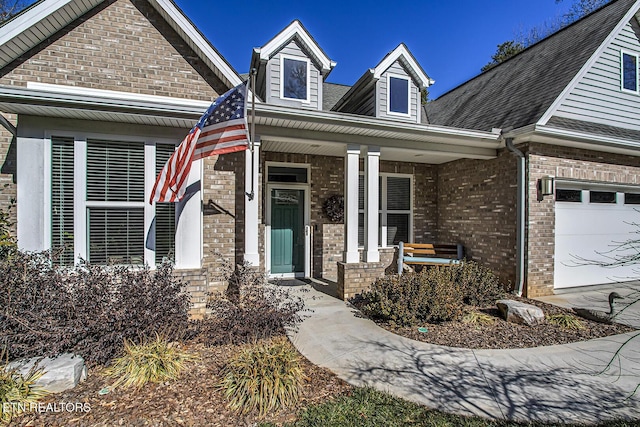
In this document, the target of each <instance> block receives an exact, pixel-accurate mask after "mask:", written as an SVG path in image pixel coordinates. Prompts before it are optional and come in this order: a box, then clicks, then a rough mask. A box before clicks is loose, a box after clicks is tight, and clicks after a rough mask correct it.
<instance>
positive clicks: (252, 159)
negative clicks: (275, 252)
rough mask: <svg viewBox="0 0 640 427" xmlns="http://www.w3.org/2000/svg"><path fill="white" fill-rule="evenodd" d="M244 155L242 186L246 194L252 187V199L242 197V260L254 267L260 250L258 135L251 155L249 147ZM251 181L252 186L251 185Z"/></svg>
mask: <svg viewBox="0 0 640 427" xmlns="http://www.w3.org/2000/svg"><path fill="white" fill-rule="evenodd" d="M245 153H246V157H245V171H246V172H245V176H244V187H245V191H246V193H247V194H251V189H252V188H253V193H254V194H253V199H251V200H249V196H247V195H246V194H245V198H244V260H245V261H247V262H248V263H249V264H251V265H252V266H254V267H258V266H260V252H259V250H258V241H259V227H258V225H259V219H258V212H259V203H258V201H259V200H260V197H259V193H260V191H259V188H258V182H259V181H258V173H259V171H260V136H256V137H255V141H254V142H253V155H252V154H251V149H249V150H247V151H246V152H245ZM252 181H253V187H252V186H251V184H252Z"/></svg>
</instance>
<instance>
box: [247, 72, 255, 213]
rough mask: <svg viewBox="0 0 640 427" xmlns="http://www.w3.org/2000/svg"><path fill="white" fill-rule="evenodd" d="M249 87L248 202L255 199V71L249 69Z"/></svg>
mask: <svg viewBox="0 0 640 427" xmlns="http://www.w3.org/2000/svg"><path fill="white" fill-rule="evenodd" d="M250 87H251V131H250V134H251V135H250V137H251V193H248V194H247V197H248V198H249V200H250V201H251V200H253V198H254V197H255V192H254V188H253V182H254V176H253V173H254V172H253V171H254V169H255V168H254V167H253V162H254V156H255V151H254V147H253V142H254V140H255V138H256V90H255V87H256V69H255V68H252V69H251V83H250Z"/></svg>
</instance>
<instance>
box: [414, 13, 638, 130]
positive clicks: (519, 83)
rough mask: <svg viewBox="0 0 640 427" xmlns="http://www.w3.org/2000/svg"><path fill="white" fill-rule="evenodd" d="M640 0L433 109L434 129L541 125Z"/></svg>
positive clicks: (546, 43) (597, 17)
mask: <svg viewBox="0 0 640 427" xmlns="http://www.w3.org/2000/svg"><path fill="white" fill-rule="evenodd" d="M635 1H636V0H614V1H612V2H611V3H609V4H607V5H606V6H604V7H602V8H600V9H598V10H597V11H595V12H593V13H591V14H589V15H587V16H586V17H584V18H582V19H581V20H579V21H576V22H575V23H573V24H571V25H569V26H568V27H566V28H564V29H562V30H560V31H558V32H557V33H555V34H553V35H551V36H549V37H547V38H545V39H543V40H541V41H540V42H538V43H536V44H534V45H532V46H530V47H529V48H527V49H525V50H524V51H522V52H521V53H519V54H518V55H516V56H514V57H512V58H510V59H508V60H507V61H505V62H503V63H501V64H499V65H497V66H495V67H493V68H492V69H490V70H489V71H486V72H484V73H482V74H480V75H478V76H477V77H475V78H473V79H471V80H469V81H468V82H466V83H464V84H462V85H460V86H458V87H457V88H455V89H453V90H451V91H449V92H447V93H446V94H444V95H442V96H441V97H439V98H438V99H436V100H435V101H432V102H430V103H428V105H427V113H428V117H429V122H430V123H432V124H438V125H445V126H453V127H459V128H467V129H478V130H486V131H489V130H491V129H492V128H502V129H504V128H507V127H513V128H519V127H522V126H526V125H529V124H533V123H536V122H537V121H538V120H539V119H540V118H541V117H542V115H543V114H544V113H545V111H547V109H548V108H549V107H550V106H551V104H552V103H553V101H554V100H555V99H556V98H557V97H558V96H559V95H560V93H561V92H562V90H563V89H564V88H565V87H566V86H567V85H568V84H569V82H570V81H571V79H572V78H573V77H574V76H575V75H576V74H577V73H578V71H579V70H580V68H581V67H582V66H583V65H584V64H585V63H586V62H587V61H588V59H589V58H590V57H591V55H593V53H594V52H595V51H596V49H597V48H598V46H600V45H601V44H602V42H603V41H604V40H605V39H606V38H607V36H608V35H609V34H610V33H611V32H612V31H613V29H614V28H615V26H616V25H617V24H618V23H619V22H620V20H621V19H622V18H623V17H624V15H625V14H626V13H627V12H628V11H629V9H630V8H631V6H632V5H633V4H634V3H635Z"/></svg>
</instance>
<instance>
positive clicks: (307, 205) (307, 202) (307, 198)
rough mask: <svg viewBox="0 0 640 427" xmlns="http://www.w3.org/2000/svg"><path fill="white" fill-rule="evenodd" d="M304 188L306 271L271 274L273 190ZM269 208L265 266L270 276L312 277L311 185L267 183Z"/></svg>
mask: <svg viewBox="0 0 640 427" xmlns="http://www.w3.org/2000/svg"><path fill="white" fill-rule="evenodd" d="M274 189H278V190H280V189H282V190H304V273H280V274H271V191H272V190H274ZM265 199H266V204H267V209H266V212H265V217H266V221H265V236H264V240H265V248H264V249H265V250H264V252H265V254H264V255H265V256H264V257H265V268H266V271H267V277H269V278H292V277H311V226H310V222H311V214H310V210H311V186H310V185H309V184H289V183H286V182H273V183H268V184H267V194H266V197H265Z"/></svg>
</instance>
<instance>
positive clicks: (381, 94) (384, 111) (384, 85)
mask: <svg viewBox="0 0 640 427" xmlns="http://www.w3.org/2000/svg"><path fill="white" fill-rule="evenodd" d="M389 77H396V78H407V79H409V114H398V113H394V112H391V111H390V108H389V97H388V96H389V95H388V94H389V88H388V84H389ZM376 87H377V89H376V92H377V98H378V103H377V104H378V107H377V110H378V117H387V118H392V119H395V120H406V121H411V122H414V123H415V122H418V109H419V108H420V99H419V95H418V87H417V86H416V84H415V83H414V82H413V79H411V77H410V76H409V74H408V73H407V71H406V70H405V69H404V67H403V66H402V65H401V64H400V63H399V62H398V61H396V62H394V63H393V65H392V66H391V67H389V69H388V70H386V71H385V72H384V73H382V76H381V77H380V80H378V83H377V85H376Z"/></svg>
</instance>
